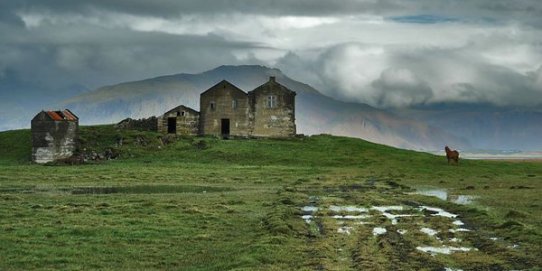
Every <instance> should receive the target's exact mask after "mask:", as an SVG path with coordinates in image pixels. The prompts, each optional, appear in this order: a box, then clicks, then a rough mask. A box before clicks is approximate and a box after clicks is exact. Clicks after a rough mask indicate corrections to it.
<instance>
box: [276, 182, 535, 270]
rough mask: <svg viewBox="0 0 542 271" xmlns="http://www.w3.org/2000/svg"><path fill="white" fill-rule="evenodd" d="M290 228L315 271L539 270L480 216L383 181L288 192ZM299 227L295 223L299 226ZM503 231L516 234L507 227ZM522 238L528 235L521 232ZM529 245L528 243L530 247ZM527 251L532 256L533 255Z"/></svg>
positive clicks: (499, 227) (500, 227)
mask: <svg viewBox="0 0 542 271" xmlns="http://www.w3.org/2000/svg"><path fill="white" fill-rule="evenodd" d="M287 190H288V191H285V192H283V194H282V196H285V195H287V197H289V198H291V199H295V200H292V201H291V202H288V204H289V206H290V207H291V208H295V209H296V211H295V212H294V216H295V217H294V218H293V219H297V220H298V222H300V221H301V223H302V226H301V227H300V226H297V227H293V228H295V229H297V230H298V231H302V233H301V232H300V235H303V236H304V238H306V242H307V257H308V258H309V260H308V264H309V265H310V266H311V268H312V269H314V270H525V269H532V268H538V267H540V266H542V261H541V260H540V257H537V255H534V254H532V252H531V251H533V250H529V248H528V246H529V244H521V245H518V243H517V241H515V240H513V239H510V238H508V237H506V236H501V234H502V232H503V230H507V229H506V228H503V227H507V226H510V227H514V225H498V224H493V222H492V220H491V218H490V217H489V216H488V215H487V214H486V213H485V212H484V211H483V210H479V209H477V208H474V207H472V206H468V205H458V204H455V203H452V202H447V201H443V200H441V199H438V198H436V197H430V196H424V195H415V194H413V193H412V191H413V190H412V189H410V188H409V187H406V186H402V185H398V184H397V183H395V182H393V181H390V180H376V179H369V180H367V181H364V182H360V183H357V184H354V185H348V186H319V185H309V186H298V187H290V188H289V189H287ZM298 225H299V224H298ZM510 230H515V231H517V230H522V229H518V228H511V229H510ZM525 234H528V232H527V231H526V232H525ZM530 245H531V246H532V245H533V244H530ZM534 251H537V249H535V250H534Z"/></svg>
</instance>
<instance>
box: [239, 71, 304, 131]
mask: <svg viewBox="0 0 542 271" xmlns="http://www.w3.org/2000/svg"><path fill="white" fill-rule="evenodd" d="M248 95H249V97H250V103H251V106H252V110H251V111H252V112H253V118H254V121H253V130H252V136H255V137H291V136H294V135H295V134H296V126H295V95H296V93H295V92H293V91H291V90H289V89H287V88H286V87H284V86H283V85H281V84H279V83H277V82H276V81H275V78H274V77H271V78H270V80H269V81H268V82H267V83H265V84H263V85H261V86H259V87H257V88H256V89H254V90H253V91H251V92H249V94H248Z"/></svg>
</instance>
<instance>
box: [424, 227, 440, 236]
mask: <svg viewBox="0 0 542 271" xmlns="http://www.w3.org/2000/svg"><path fill="white" fill-rule="evenodd" d="M420 231H421V232H423V233H425V234H427V235H429V236H435V235H437V233H438V231H436V230H433V229H431V228H421V229H420Z"/></svg>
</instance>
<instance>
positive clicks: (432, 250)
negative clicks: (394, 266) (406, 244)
mask: <svg viewBox="0 0 542 271" xmlns="http://www.w3.org/2000/svg"><path fill="white" fill-rule="evenodd" d="M416 249H417V250H419V251H422V252H425V253H429V254H431V255H436V254H452V253H453V252H469V251H471V250H472V248H470V247H448V246H442V247H429V246H428V247H421V246H420V247H416Z"/></svg>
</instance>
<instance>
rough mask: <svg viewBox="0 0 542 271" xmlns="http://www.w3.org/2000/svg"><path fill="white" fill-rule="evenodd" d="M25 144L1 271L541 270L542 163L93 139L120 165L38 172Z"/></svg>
mask: <svg viewBox="0 0 542 271" xmlns="http://www.w3.org/2000/svg"><path fill="white" fill-rule="evenodd" d="M29 135H30V133H29V131H28V130H17V131H8V132H0V217H2V219H0V229H1V231H0V232H1V233H0V249H1V250H2V254H1V255H0V269H8V270H9V269H24V270H28V269H42V268H43V269H146V270H149V269H183V270H230V269H235V270H255V269H258V270H285V269H310V270H312V269H340V270H357V269H360V268H362V269H364V270H420V269H424V268H429V269H432V270H444V269H445V268H453V269H463V270H469V269H476V270H493V269H494V270H511V269H529V268H536V267H538V266H541V265H542V262H541V261H540V258H539V257H538V255H540V252H541V251H540V246H539V245H538V244H540V242H541V241H542V231H541V227H540V225H542V220H541V217H542V213H541V209H540V206H541V202H540V198H539V194H540V191H541V190H542V186H541V184H542V182H541V179H540V178H541V176H542V169H541V167H540V164H539V163H534V162H533V163H506V162H486V161H469V160H462V161H461V162H460V165H459V166H450V165H447V163H446V160H445V158H443V157H442V156H434V155H430V154H426V153H418V152H413V151H407V150H400V149H395V148H392V147H388V146H384V145H378V144H374V143H370V142H367V141H363V140H360V139H355V138H346V137H337V136H329V135H319V136H310V137H298V138H293V139H283V140H276V139H250V140H247V139H244V140H241V139H239V140H219V139H216V138H210V137H204V138H200V137H186V138H175V137H164V136H163V135H160V134H157V133H151V132H139V131H122V130H116V129H115V128H114V127H113V126H111V125H105V126H87V127H81V133H80V136H81V143H82V146H81V148H82V149H85V151H86V152H93V151H94V152H97V153H100V152H103V151H104V150H107V149H113V150H114V151H115V152H117V153H118V154H119V156H118V158H117V159H115V160H100V161H88V162H87V163H85V164H81V165H72V166H69V165H65V164H61V163H60V164H50V165H45V166H43V165H33V164H31V163H30V162H29V156H30V136H29ZM120 138H122V139H123V140H122V142H123V143H122V144H118V143H119V142H120V141H119V139H120ZM164 142H167V143H166V144H164ZM428 187H430V188H431V189H437V190H423V189H426V188H428ZM416 191H422V192H423V191H440V192H439V193H440V194H442V193H447V195H448V196H447V197H446V196H445V197H444V198H443V199H444V200H440V199H438V198H435V197H428V196H424V195H420V194H416ZM462 197H467V198H470V199H471V200H473V202H472V203H469V205H458V204H457V202H458V199H459V198H462ZM456 215H457V216H456ZM447 251H449V252H447Z"/></svg>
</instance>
